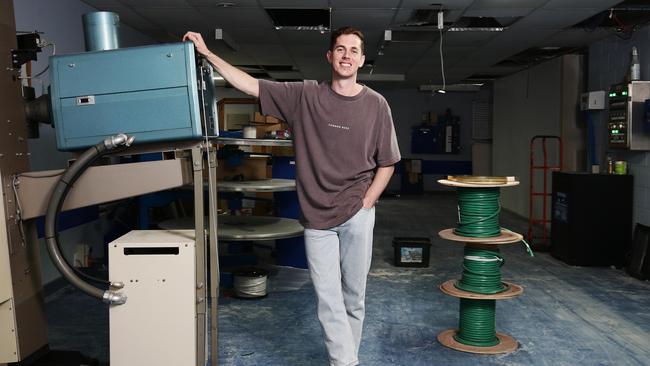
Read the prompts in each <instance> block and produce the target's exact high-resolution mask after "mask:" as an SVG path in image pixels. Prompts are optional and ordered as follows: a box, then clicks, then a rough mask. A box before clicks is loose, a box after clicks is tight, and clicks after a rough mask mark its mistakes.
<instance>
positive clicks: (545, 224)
mask: <svg viewBox="0 0 650 366" xmlns="http://www.w3.org/2000/svg"><path fill="white" fill-rule="evenodd" d="M549 141H555V142H556V144H555V145H556V146H557V155H556V156H557V159H558V161H557V163H556V164H553V165H550V164H549V162H548V160H549V156H548V155H549V150H548V147H547V143H548V142H549ZM536 142H539V143H541V147H542V163H541V165H539V162H536V161H535V147H536V145H539V143H537V144H536ZM563 161H564V159H563V148H562V138H560V136H552V135H537V136H534V137H533V138H532V139H530V177H529V179H530V191H529V192H530V196H529V205H528V207H529V211H528V212H529V215H528V235H527V240H528V243H529V244H530V245H531V246H533V248H534V249H535V250H538V251H547V250H549V249H550V246H551V244H550V243H549V227H550V224H551V219H550V217H549V214H548V207H549V206H548V201H549V200H550V198H551V195H552V192H551V190H550V189H549V185H550V183H549V178H550V177H551V175H552V174H549V173H550V172H552V171H561V170H562V162H563ZM539 171H541V172H542V174H543V189H542V191H536V190H535V178H536V177H537V175H536V174H535V173H537V172H539ZM536 198H541V199H542V217H536V216H535V203H536V202H538V200H537V199H536ZM536 225H540V226H541V228H542V235H541V236H534V235H533V230H534V227H535V226H536ZM536 239H540V240H536Z"/></svg>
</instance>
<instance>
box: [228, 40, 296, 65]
mask: <svg viewBox="0 0 650 366" xmlns="http://www.w3.org/2000/svg"><path fill="white" fill-rule="evenodd" d="M241 51H242V52H243V53H245V54H249V55H251V56H252V57H253V58H254V59H256V60H257V62H258V63H260V64H262V65H291V64H292V63H293V62H292V60H291V57H289V54H287V51H286V50H285V48H284V47H283V46H281V45H274V44H255V45H242V46H241Z"/></svg>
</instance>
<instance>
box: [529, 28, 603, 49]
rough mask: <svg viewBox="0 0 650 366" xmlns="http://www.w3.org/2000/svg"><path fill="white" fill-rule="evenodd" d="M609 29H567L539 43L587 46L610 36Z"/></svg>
mask: <svg viewBox="0 0 650 366" xmlns="http://www.w3.org/2000/svg"><path fill="white" fill-rule="evenodd" d="M610 34H611V33H610V32H609V30H607V29H599V28H597V29H594V30H593V31H585V30H583V29H566V30H563V31H561V32H558V33H555V34H554V35H552V36H550V37H549V38H547V39H545V40H544V41H542V42H540V43H539V44H537V46H538V47H585V46H587V45H589V44H590V43H592V42H595V41H597V40H599V39H602V38H605V37H607V36H609V35H610Z"/></svg>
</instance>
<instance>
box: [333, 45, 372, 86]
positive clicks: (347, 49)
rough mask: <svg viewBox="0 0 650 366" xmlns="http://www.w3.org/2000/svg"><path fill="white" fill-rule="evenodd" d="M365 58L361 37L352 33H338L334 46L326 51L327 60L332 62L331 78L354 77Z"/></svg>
mask: <svg viewBox="0 0 650 366" xmlns="http://www.w3.org/2000/svg"><path fill="white" fill-rule="evenodd" d="M365 59H366V56H365V55H364V54H363V50H362V46H361V39H360V38H359V37H358V36H356V35H354V34H342V35H340V36H339V37H338V38H337V39H336V44H334V47H333V48H332V49H331V50H329V51H327V61H329V63H330V64H332V79H349V78H355V79H356V76H357V71H358V70H359V68H360V67H361V66H363V62H364V61H365Z"/></svg>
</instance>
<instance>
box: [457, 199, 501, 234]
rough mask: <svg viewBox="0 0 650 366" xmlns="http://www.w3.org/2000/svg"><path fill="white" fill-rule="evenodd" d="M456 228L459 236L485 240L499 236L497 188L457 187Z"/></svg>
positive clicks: (499, 207) (499, 206)
mask: <svg viewBox="0 0 650 366" xmlns="http://www.w3.org/2000/svg"><path fill="white" fill-rule="evenodd" d="M457 193H458V226H457V227H456V228H455V229H454V233H456V234H457V235H460V236H468V237H479V238H487V237H493V236H499V235H501V227H500V226H499V212H500V211H501V204H500V202H499V195H500V190H499V188H498V187H496V188H495V187H489V188H483V187H480V188H464V187H458V188H457Z"/></svg>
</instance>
